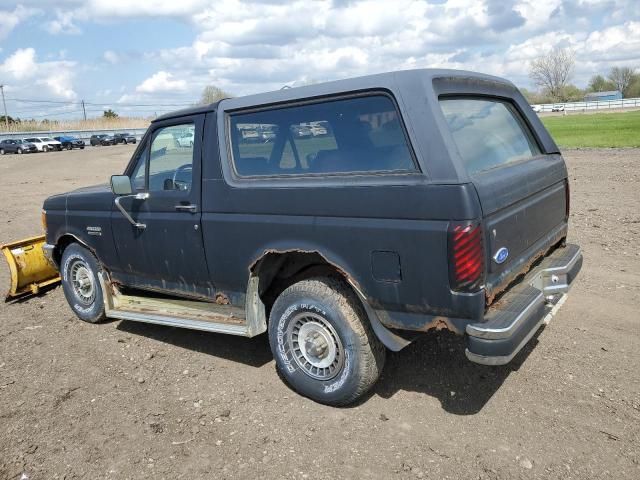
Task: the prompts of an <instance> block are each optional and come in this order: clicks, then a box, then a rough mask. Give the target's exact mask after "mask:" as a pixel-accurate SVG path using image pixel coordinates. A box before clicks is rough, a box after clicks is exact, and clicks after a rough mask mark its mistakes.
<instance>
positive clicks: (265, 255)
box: [44, 70, 582, 405]
mask: <svg viewBox="0 0 640 480" xmlns="http://www.w3.org/2000/svg"><path fill="white" fill-rule="evenodd" d="M185 138H186V139H188V140H189V141H184V139H185ZM44 218H45V223H46V228H47V244H46V245H45V252H46V254H47V255H48V257H49V258H50V260H51V261H52V262H54V263H55V265H56V266H57V267H58V268H59V269H60V271H61V274H62V278H63V288H64V293H65V295H66V298H67V300H68V301H69V304H70V305H71V308H72V309H73V310H74V312H75V313H76V315H77V316H78V317H80V318H81V319H82V320H85V321H87V322H97V321H100V320H101V319H104V318H105V317H111V318H120V319H127V320H133V321H141V322H149V323H156V324H161V325H169V326H179V327H185V328H191V329H196V330H203V331H209V332H219V333H228V334H234V335H243V336H247V337H253V336H255V335H259V334H261V333H263V332H268V338H269V342H270V345H271V349H272V352H273V355H274V357H275V360H276V366H277V368H278V370H279V372H280V373H281V375H282V376H283V377H284V379H285V380H286V381H287V382H288V383H289V384H290V385H291V386H292V387H293V388H294V389H295V390H297V391H298V392H300V393H301V394H303V395H306V396H308V397H310V398H312V399H315V400H317V401H320V402H323V403H327V404H333V405H344V404H347V403H349V402H353V401H354V400H356V399H357V398H358V397H360V396H361V395H362V394H363V393H365V392H366V391H367V390H368V389H369V388H370V387H371V386H372V385H373V384H374V383H375V382H376V380H377V378H378V376H379V375H380V372H381V371H382V368H383V365H384V361H385V352H386V349H390V350H392V351H398V350H400V349H402V348H403V347H404V346H406V345H408V344H409V343H410V342H411V341H412V340H413V339H414V338H415V337H416V336H417V335H418V334H419V333H420V332H426V331H428V330H430V329H441V328H446V329H449V330H451V331H453V332H455V333H457V334H460V335H464V336H465V337H466V342H467V350H466V355H467V357H468V358H469V360H471V361H473V362H477V363H481V364H485V365H501V364H505V363H507V362H509V361H510V360H511V359H512V358H513V357H514V356H515V355H516V354H517V353H518V351H519V350H520V349H521V348H522V347H523V346H524V345H525V344H526V343H527V342H528V341H529V340H530V339H531V337H532V336H533V335H534V334H535V332H536V331H537V330H538V329H539V327H540V326H541V325H542V324H543V323H545V322H548V321H549V320H550V319H551V316H552V315H553V314H554V313H555V312H556V311H557V309H558V308H559V307H560V305H561V304H562V303H563V301H564V299H565V297H566V293H567V291H568V289H569V286H570V284H571V282H572V281H573V280H574V278H575V276H576V275H577V273H578V271H579V270H580V267H581V265H582V255H581V253H580V249H579V247H577V246H575V245H568V244H566V242H565V239H566V236H567V221H568V218H569V184H568V181H567V170H566V167H565V163H564V160H563V158H562V156H561V155H560V151H559V150H558V147H557V146H556V144H555V143H554V142H553V140H552V139H551V137H550V136H549V134H548V133H547V131H546V130H545V129H544V127H543V125H542V124H541V122H540V120H539V119H538V117H537V115H536V114H535V113H534V112H533V111H532V109H531V108H530V107H529V105H528V103H527V102H526V101H525V99H524V98H523V96H522V95H521V94H520V92H519V91H518V90H517V89H516V87H515V86H514V85H512V84H511V83H510V82H508V81H505V80H503V79H500V78H496V77H492V76H487V75H482V74H476V73H470V72H462V71H451V70H414V71H403V72H397V73H387V74H381V75H373V76H367V77H362V78H356V79H350V80H343V81H336V82H330V83H324V84H317V85H312V86H306V87H301V88H294V89H288V90H281V91H277V92H271V93H265V94H259V95H253V96H247V97H242V98H232V99H225V100H222V101H220V102H218V103H215V104H212V105H209V106H206V107H196V108H192V109H188V110H183V111H179V112H175V113H171V114H168V115H165V116H163V117H161V118H158V119H157V120H155V121H154V122H153V123H152V124H151V126H150V128H149V129H148V131H147V133H146V134H145V136H144V138H143V139H142V141H141V142H140V144H139V146H138V148H137V149H136V151H135V153H134V155H133V158H132V159H131V161H130V163H129V165H128V166H127V168H126V170H125V171H124V174H123V175H115V176H113V177H112V179H111V185H110V186H97V187H89V188H83V189H80V190H76V191H73V192H70V193H67V194H63V195H57V196H53V197H51V198H49V199H47V200H46V201H45V204H44Z"/></svg>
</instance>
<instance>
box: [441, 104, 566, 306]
mask: <svg viewBox="0 0 640 480" xmlns="http://www.w3.org/2000/svg"><path fill="white" fill-rule="evenodd" d="M439 102H440V107H441V109H442V111H443V113H444V116H445V119H446V121H447V124H448V127H449V131H450V132H451V137H452V139H453V141H454V143H455V145H456V148H457V153H458V156H459V159H460V161H461V165H462V166H463V167H464V168H465V170H466V171H467V173H468V175H469V177H470V179H471V182H472V183H473V184H474V186H475V188H476V191H477V192H478V198H479V200H480V204H481V207H482V216H483V218H482V226H483V231H484V244H485V265H486V277H485V292H486V295H487V303H491V301H492V300H493V298H494V297H495V295H496V294H497V293H499V292H500V291H501V290H502V289H504V288H505V287H506V286H507V285H508V284H509V283H510V282H511V281H512V280H513V279H515V278H516V277H517V276H518V275H520V274H523V273H526V272H527V271H528V270H529V269H530V268H531V265H532V264H533V263H534V262H535V261H536V260H537V259H538V258H540V257H541V256H543V255H544V254H545V253H547V251H548V250H549V249H550V248H551V247H552V246H553V245H555V244H556V243H558V241H560V240H561V239H562V238H563V237H564V236H566V231H567V201H568V197H567V193H568V190H567V189H568V184H567V169H566V166H565V164H564V160H563V158H562V156H561V155H560V154H558V153H555V152H552V151H545V150H544V148H543V142H541V141H540V140H539V139H540V138H541V135H540V134H541V133H542V132H537V133H536V132H534V130H533V128H532V126H531V122H529V121H527V120H526V119H525V116H523V115H522V112H521V110H520V109H519V107H518V106H517V105H516V103H515V102H514V101H511V100H509V99H505V98H498V97H495V98H493V97H488V96H468V95H465V96H456V95H451V96H441V97H440V99H439ZM539 128H541V129H542V128H544V127H543V126H542V125H539Z"/></svg>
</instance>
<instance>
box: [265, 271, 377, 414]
mask: <svg viewBox="0 0 640 480" xmlns="http://www.w3.org/2000/svg"><path fill="white" fill-rule="evenodd" d="M269 343H270V345H271V351H272V352H273V356H274V358H275V360H276V367H277V369H278V372H279V373H280V375H281V376H282V378H283V379H284V380H285V381H286V382H287V383H288V384H289V385H291V387H292V388H293V389H294V390H296V391H297V392H299V393H300V394H302V395H304V396H306V397H309V398H311V399H313V400H315V401H317V402H320V403H324V404H327V405H336V406H340V405H347V404H349V403H352V402H354V401H355V400H357V399H358V398H360V397H361V396H362V395H364V394H365V393H366V392H367V391H368V390H369V389H370V388H371V387H372V386H373V385H374V384H375V382H376V381H377V380H378V377H379V376H380V373H381V372H382V368H383V366H384V361H385V355H386V351H385V348H384V346H383V345H382V344H381V343H380V341H379V340H378V338H377V337H376V336H375V334H374V333H373V331H372V329H371V326H370V325H369V322H368V320H367V318H366V314H365V312H364V310H363V308H362V305H361V304H360V302H359V300H358V298H357V297H356V296H355V294H354V293H353V291H352V290H351V289H350V288H349V286H348V285H347V284H346V283H345V282H344V281H342V280H341V279H338V278H325V277H321V278H312V279H308V280H303V281H301V282H298V283H296V284H294V285H291V286H290V287H289V288H287V289H286V290H284V292H282V294H281V295H280V296H279V297H278V298H277V299H276V301H275V303H274V305H273V308H272V310H271V315H270V317H269Z"/></svg>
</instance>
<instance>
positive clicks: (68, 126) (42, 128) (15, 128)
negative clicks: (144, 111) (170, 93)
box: [0, 117, 152, 133]
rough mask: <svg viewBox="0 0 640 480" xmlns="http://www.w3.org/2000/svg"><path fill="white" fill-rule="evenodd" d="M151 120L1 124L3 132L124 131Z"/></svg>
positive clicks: (27, 121) (145, 125) (42, 121)
mask: <svg viewBox="0 0 640 480" xmlns="http://www.w3.org/2000/svg"><path fill="white" fill-rule="evenodd" d="M151 120H152V119H151V118H141V117H118V118H90V119H88V120H56V121H46V120H26V121H21V122H19V123H10V124H9V129H8V130H7V128H6V126H5V125H4V123H3V124H0V130H1V131H2V132H8V133H11V132H47V131H59V130H100V129H105V130H110V129H114V130H122V129H127V128H146V127H148V126H149V123H151Z"/></svg>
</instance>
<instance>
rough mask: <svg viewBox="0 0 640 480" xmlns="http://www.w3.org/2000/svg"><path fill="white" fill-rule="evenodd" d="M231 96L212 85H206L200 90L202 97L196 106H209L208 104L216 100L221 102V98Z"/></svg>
mask: <svg viewBox="0 0 640 480" xmlns="http://www.w3.org/2000/svg"><path fill="white" fill-rule="evenodd" d="M232 96H233V95H231V94H230V93H227V92H225V91H224V90H222V89H221V88H218V87H216V86H214V85H207V86H206V87H204V89H203V90H202V95H201V96H200V101H199V102H198V105H209V104H210V103H214V102H217V101H218V100H222V99H223V98H231V97H232Z"/></svg>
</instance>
